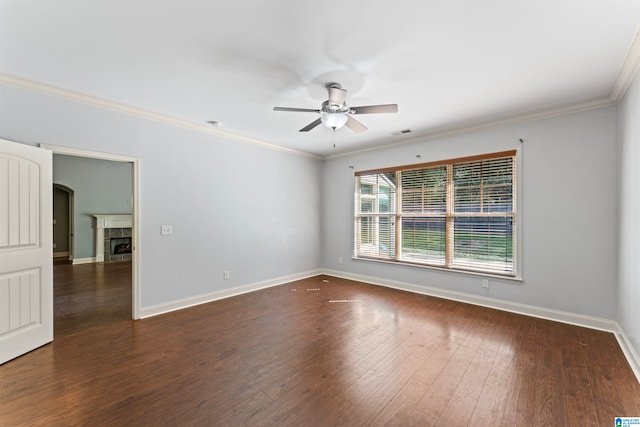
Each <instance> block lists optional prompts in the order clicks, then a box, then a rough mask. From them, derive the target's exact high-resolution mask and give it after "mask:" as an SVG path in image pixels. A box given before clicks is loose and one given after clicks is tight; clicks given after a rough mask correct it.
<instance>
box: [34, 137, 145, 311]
mask: <svg viewBox="0 0 640 427" xmlns="http://www.w3.org/2000/svg"><path fill="white" fill-rule="evenodd" d="M40 147H41V148H45V149H47V150H50V151H52V152H53V154H64V155H67V156H76V157H88V158H91V159H100V160H110V161H114V162H124V163H131V164H132V165H133V204H132V212H131V220H132V222H133V230H132V240H133V242H132V243H133V244H132V254H131V258H132V260H131V261H132V262H131V269H132V272H131V274H132V277H131V282H132V283H131V286H132V289H131V318H132V319H134V320H138V319H140V217H139V216H140V215H139V213H140V191H139V190H140V188H139V187H140V159H138V158H137V157H131V156H125V155H120V154H111V153H104V152H100V151H91V150H84V149H79V148H71V147H63V146H60V145H50V144H40Z"/></svg>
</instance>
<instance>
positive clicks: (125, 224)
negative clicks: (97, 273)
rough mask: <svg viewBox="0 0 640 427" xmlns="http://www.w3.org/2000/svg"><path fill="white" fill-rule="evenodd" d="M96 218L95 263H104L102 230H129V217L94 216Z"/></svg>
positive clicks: (119, 215) (115, 215)
mask: <svg viewBox="0 0 640 427" xmlns="http://www.w3.org/2000/svg"><path fill="white" fill-rule="evenodd" d="M93 216H94V217H95V218H96V262H104V229H105V228H131V224H132V222H131V215H122V214H94V215H93Z"/></svg>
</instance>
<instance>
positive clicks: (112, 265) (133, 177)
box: [41, 144, 140, 337]
mask: <svg viewBox="0 0 640 427" xmlns="http://www.w3.org/2000/svg"><path fill="white" fill-rule="evenodd" d="M41 146H42V147H43V148H46V149H48V150H51V151H52V152H53V154H54V156H56V155H61V156H62V157H81V158H86V159H93V160H95V161H106V162H107V163H108V162H117V163H120V164H126V165H127V166H128V171H129V172H128V180H129V182H130V184H131V197H130V200H129V201H128V202H129V203H130V214H131V222H132V224H131V254H130V257H129V260H127V261H122V262H107V263H96V262H95V256H94V257H93V259H92V257H87V256H85V255H86V254H85V253H83V252H81V251H82V250H83V248H82V246H80V247H79V242H78V239H79V236H78V234H79V232H78V231H77V230H78V222H79V221H80V222H81V221H85V222H86V221H87V217H88V216H89V213H82V214H80V212H79V211H80V209H79V208H78V206H77V205H79V204H80V203H81V202H80V200H79V197H80V192H79V189H77V188H74V189H72V188H71V187H72V186H65V185H64V184H59V186H63V187H67V189H68V190H71V191H72V193H68V192H67V194H71V195H72V198H71V199H70V202H71V201H74V200H75V203H74V206H75V208H70V211H71V212H70V214H69V218H70V221H69V222H70V231H69V233H68V234H69V235H70V236H71V239H70V240H71V242H70V243H69V252H70V254H69V261H68V262H67V263H65V264H64V265H60V264H61V263H59V262H55V263H54V293H55V292H56V289H63V288H65V287H66V288H67V291H68V290H69V287H70V286H72V287H73V288H74V292H75V291H77V292H75V293H66V294H65V295H62V294H63V292H62V291H61V293H60V295H54V299H55V300H56V301H55V303H54V305H56V307H64V306H65V303H68V304H67V305H66V307H75V306H73V304H71V303H79V304H84V305H85V307H84V309H85V311H86V310H91V306H92V304H93V305H94V306H95V307H94V308H96V309H100V310H103V311H102V314H100V313H97V312H96V313H89V314H88V315H87V316H86V317H85V320H84V321H86V329H88V328H91V327H93V326H98V325H101V324H105V322H109V319H138V318H139V314H138V313H139V281H138V277H139V275H138V271H139V266H138V262H139V250H140V245H139V237H138V236H139V229H140V228H139V220H138V212H139V210H138V199H139V198H138V182H139V180H138V170H139V165H138V159H136V158H132V157H128V156H121V155H114V154H109V153H101V152H93V151H88V150H79V149H74V148H68V147H61V146H52V145H44V144H43V145H41ZM107 163H105V165H106V164H107ZM94 170H95V169H94ZM54 176H55V166H54ZM58 189H60V190H63V189H62V188H58ZM54 191H56V189H55V188H54ZM62 200H64V196H63V197H62ZM74 212H75V214H74ZM93 213H96V214H97V213H106V212H93ZM74 217H75V219H74ZM90 220H91V221H93V223H95V218H93V217H91V218H90ZM56 223H57V220H56ZM56 225H57V224H56ZM54 227H55V226H54ZM93 227H95V226H93ZM85 228H86V227H85ZM85 232H86V230H85ZM93 232H95V229H92V233H93ZM80 237H82V236H80ZM85 237H86V236H85ZM84 240H86V238H85V239H84ZM94 240H95V238H94ZM83 244H86V242H84V243H83ZM92 244H95V243H93V241H92ZM56 246H57V245H56ZM56 249H57V248H56ZM54 250H55V249H54ZM84 250H85V252H86V248H85V249H84ZM59 252H64V251H59ZM52 262H53V261H52ZM56 280H57V282H56ZM79 283H85V285H86V284H87V283H90V284H91V286H90V289H83V286H82V285H79V286H76V285H77V284H79ZM110 283H112V284H113V283H116V286H111V287H110V286H109V284H110ZM123 287H124V288H123ZM92 292H93V293H92ZM98 292H99V293H98ZM92 295H93V296H94V297H96V298H94V299H93V300H92V299H91V298H92V297H91V296H92ZM98 295H99V298H98V297H97V296H98ZM59 298H70V299H75V300H76V301H69V300H68V301H63V300H60V299H59ZM123 298H126V299H127V301H124V303H125V304H126V309H127V310H128V314H127V313H124V317H123V313H122V307H123V301H122V299H123ZM106 304H112V305H111V309H110V308H109V307H106V310H105V305H106ZM67 310H72V309H69V308H67ZM59 314H60V313H56V316H58V315H59ZM64 314H65V315H67V316H68V317H73V316H74V315H75V316H77V317H78V319H80V318H81V314H80V313H77V312H75V313H71V312H67V313H64ZM86 314H87V313H85V315H86ZM76 326H77V325H76ZM54 328H55V329H56V337H58V334H57V330H58V328H56V327H55V325H54ZM73 328H74V327H72V328H71V329H67V330H66V332H62V334H63V335H68V334H70V333H72V332H73V330H74V329H73ZM80 328H82V325H80ZM76 330H77V329H76Z"/></svg>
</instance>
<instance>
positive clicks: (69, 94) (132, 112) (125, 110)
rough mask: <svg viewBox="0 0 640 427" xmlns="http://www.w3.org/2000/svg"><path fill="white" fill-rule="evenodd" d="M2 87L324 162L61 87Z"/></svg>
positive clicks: (21, 82)
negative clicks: (27, 91)
mask: <svg viewBox="0 0 640 427" xmlns="http://www.w3.org/2000/svg"><path fill="white" fill-rule="evenodd" d="M0 83H3V84H6V85H9V86H13V87H17V88H20V89H26V90H30V91H32V92H38V93H41V94H44V95H49V96H54V97H57V98H62V99H66V100H68V101H74V102H80V103H83V104H88V105H91V106H92V107H96V108H101V109H105V110H111V111H115V112H118V113H122V114H126V115H129V116H135V117H140V118H143V119H147V120H153V121H156V122H160V123H164V124H167V125H170V126H176V127H181V128H185V129H189V130H194V131H197V132H203V133H207V134H214V135H217V136H221V137H224V138H229V139H234V140H236V141H240V142H243V143H245V144H252V145H259V146H261V147H264V148H268V149H270V150H275V151H281V152H285V153H289V154H295V155H299V156H303V157H311V158H314V159H320V158H322V157H321V156H318V155H315V154H311V153H306V152H304V151H299V150H294V149H292V148H286V147H281V146H279V145H275V144H271V143H268V142H265V141H261V140H259V139H255V138H249V137H246V136H241V135H237V134H234V133H231V132H227V131H225V130H222V129H217V128H214V127H212V126H211V125H209V124H205V123H195V122H191V121H188V120H183V119H178V118H176V117H171V116H167V115H165V114H160V113H155V112H153V111H148V110H143V109H141V108H136V107H132V106H129V105H125V104H121V103H119V102H114V101H109V100H107V99H103V98H98V97H96V96H91V95H86V94H83V93H80V92H74V91H71V90H68V89H62V88H59V87H55V86H50V85H47V84H44V83H40V82H36V81H33V80H27V79H24V78H22V77H17V76H12V75H9V74H4V73H0Z"/></svg>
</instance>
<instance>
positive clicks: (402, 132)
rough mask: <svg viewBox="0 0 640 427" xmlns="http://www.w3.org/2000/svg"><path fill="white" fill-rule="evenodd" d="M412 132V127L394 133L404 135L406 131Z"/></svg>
mask: <svg viewBox="0 0 640 427" xmlns="http://www.w3.org/2000/svg"><path fill="white" fill-rule="evenodd" d="M411 132H413V131H412V130H411V129H401V130H397V131H395V132H393V135H403V134H405V133H411Z"/></svg>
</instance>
